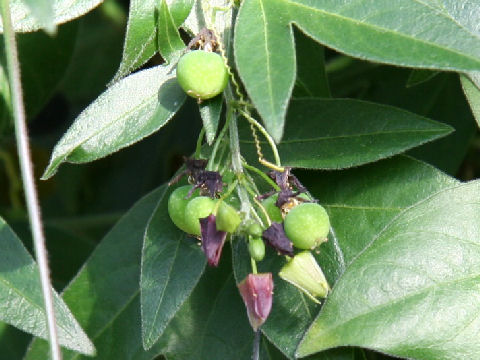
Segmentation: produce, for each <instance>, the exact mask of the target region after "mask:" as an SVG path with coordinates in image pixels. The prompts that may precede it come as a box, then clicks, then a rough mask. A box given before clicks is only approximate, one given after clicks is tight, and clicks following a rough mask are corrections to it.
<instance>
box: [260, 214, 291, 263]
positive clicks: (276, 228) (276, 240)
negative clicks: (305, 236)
mask: <svg viewBox="0 0 480 360" xmlns="http://www.w3.org/2000/svg"><path fill="white" fill-rule="evenodd" d="M262 237H263V239H265V241H266V242H267V243H268V244H269V245H270V246H271V247H273V248H274V249H276V250H277V251H278V252H279V253H280V254H283V255H289V256H293V245H292V242H291V241H290V240H289V239H288V238H287V235H285V230H284V228H283V225H282V224H279V223H276V222H274V223H272V225H270V227H269V228H267V229H266V230H265V231H264V232H263V234H262Z"/></svg>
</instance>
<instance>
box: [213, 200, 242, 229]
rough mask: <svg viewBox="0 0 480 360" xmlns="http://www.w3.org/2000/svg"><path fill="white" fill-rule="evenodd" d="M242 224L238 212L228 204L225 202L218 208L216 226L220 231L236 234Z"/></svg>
mask: <svg viewBox="0 0 480 360" xmlns="http://www.w3.org/2000/svg"><path fill="white" fill-rule="evenodd" d="M241 222H242V219H241V218H240V215H238V211H237V210H236V209H235V208H233V207H232V206H230V205H228V204H227V203H225V202H223V201H222V203H221V204H220V206H219V207H218V211H217V217H216V226H217V230H219V231H226V232H228V233H234V232H235V230H237V227H238V225H240V223H241Z"/></svg>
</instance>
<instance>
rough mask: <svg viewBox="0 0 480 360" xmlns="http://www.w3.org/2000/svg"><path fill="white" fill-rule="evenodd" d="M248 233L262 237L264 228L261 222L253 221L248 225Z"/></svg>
mask: <svg viewBox="0 0 480 360" xmlns="http://www.w3.org/2000/svg"><path fill="white" fill-rule="evenodd" d="M247 233H248V234H250V235H252V236H254V237H262V234H263V229H262V227H261V226H260V224H259V223H257V222H253V223H252V224H250V225H249V226H248V227H247Z"/></svg>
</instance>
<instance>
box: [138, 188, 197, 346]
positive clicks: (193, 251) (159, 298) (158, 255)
mask: <svg viewBox="0 0 480 360" xmlns="http://www.w3.org/2000/svg"><path fill="white" fill-rule="evenodd" d="M169 194H170V192H168V193H167V194H165V196H164V198H163V199H162V201H161V202H160V203H159V204H158V207H157V209H156V211H155V212H154V213H153V215H152V218H151V219H150V222H149V223H148V226H147V229H146V231H145V238H144V244H143V254H142V274H141V278H140V291H141V304H142V338H143V346H144V348H145V349H146V350H148V349H150V348H151V347H152V346H153V345H154V344H155V343H156V342H157V340H158V338H159V337H160V336H161V335H162V333H163V331H164V330H165V328H166V327H167V324H168V322H169V321H170V320H171V319H172V318H173V316H174V315H175V313H176V312H177V311H178V309H179V308H180V306H181V305H182V304H183V302H184V301H185V300H186V299H187V298H188V296H189V295H190V293H191V292H192V290H193V288H194V287H195V285H196V284H197V282H198V280H199V279H200V276H201V275H202V273H203V270H204V269H205V264H206V259H205V255H204V253H203V251H202V250H201V249H200V247H199V246H198V245H197V243H196V241H195V240H194V239H192V238H188V236H187V234H185V233H184V232H183V231H181V230H180V229H178V228H177V227H176V226H175V225H174V224H173V223H172V221H171V220H170V216H169V215H168V211H167V203H168V197H169Z"/></svg>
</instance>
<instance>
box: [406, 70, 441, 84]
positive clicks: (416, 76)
mask: <svg viewBox="0 0 480 360" xmlns="http://www.w3.org/2000/svg"><path fill="white" fill-rule="evenodd" d="M438 74H439V71H433V70H424V69H413V70H412V72H411V73H410V76H409V77H408V80H407V84H406V87H412V86H415V85H418V84H421V83H424V82H425V81H428V80H430V79H433V78H434V77H435V76H437V75H438Z"/></svg>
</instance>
